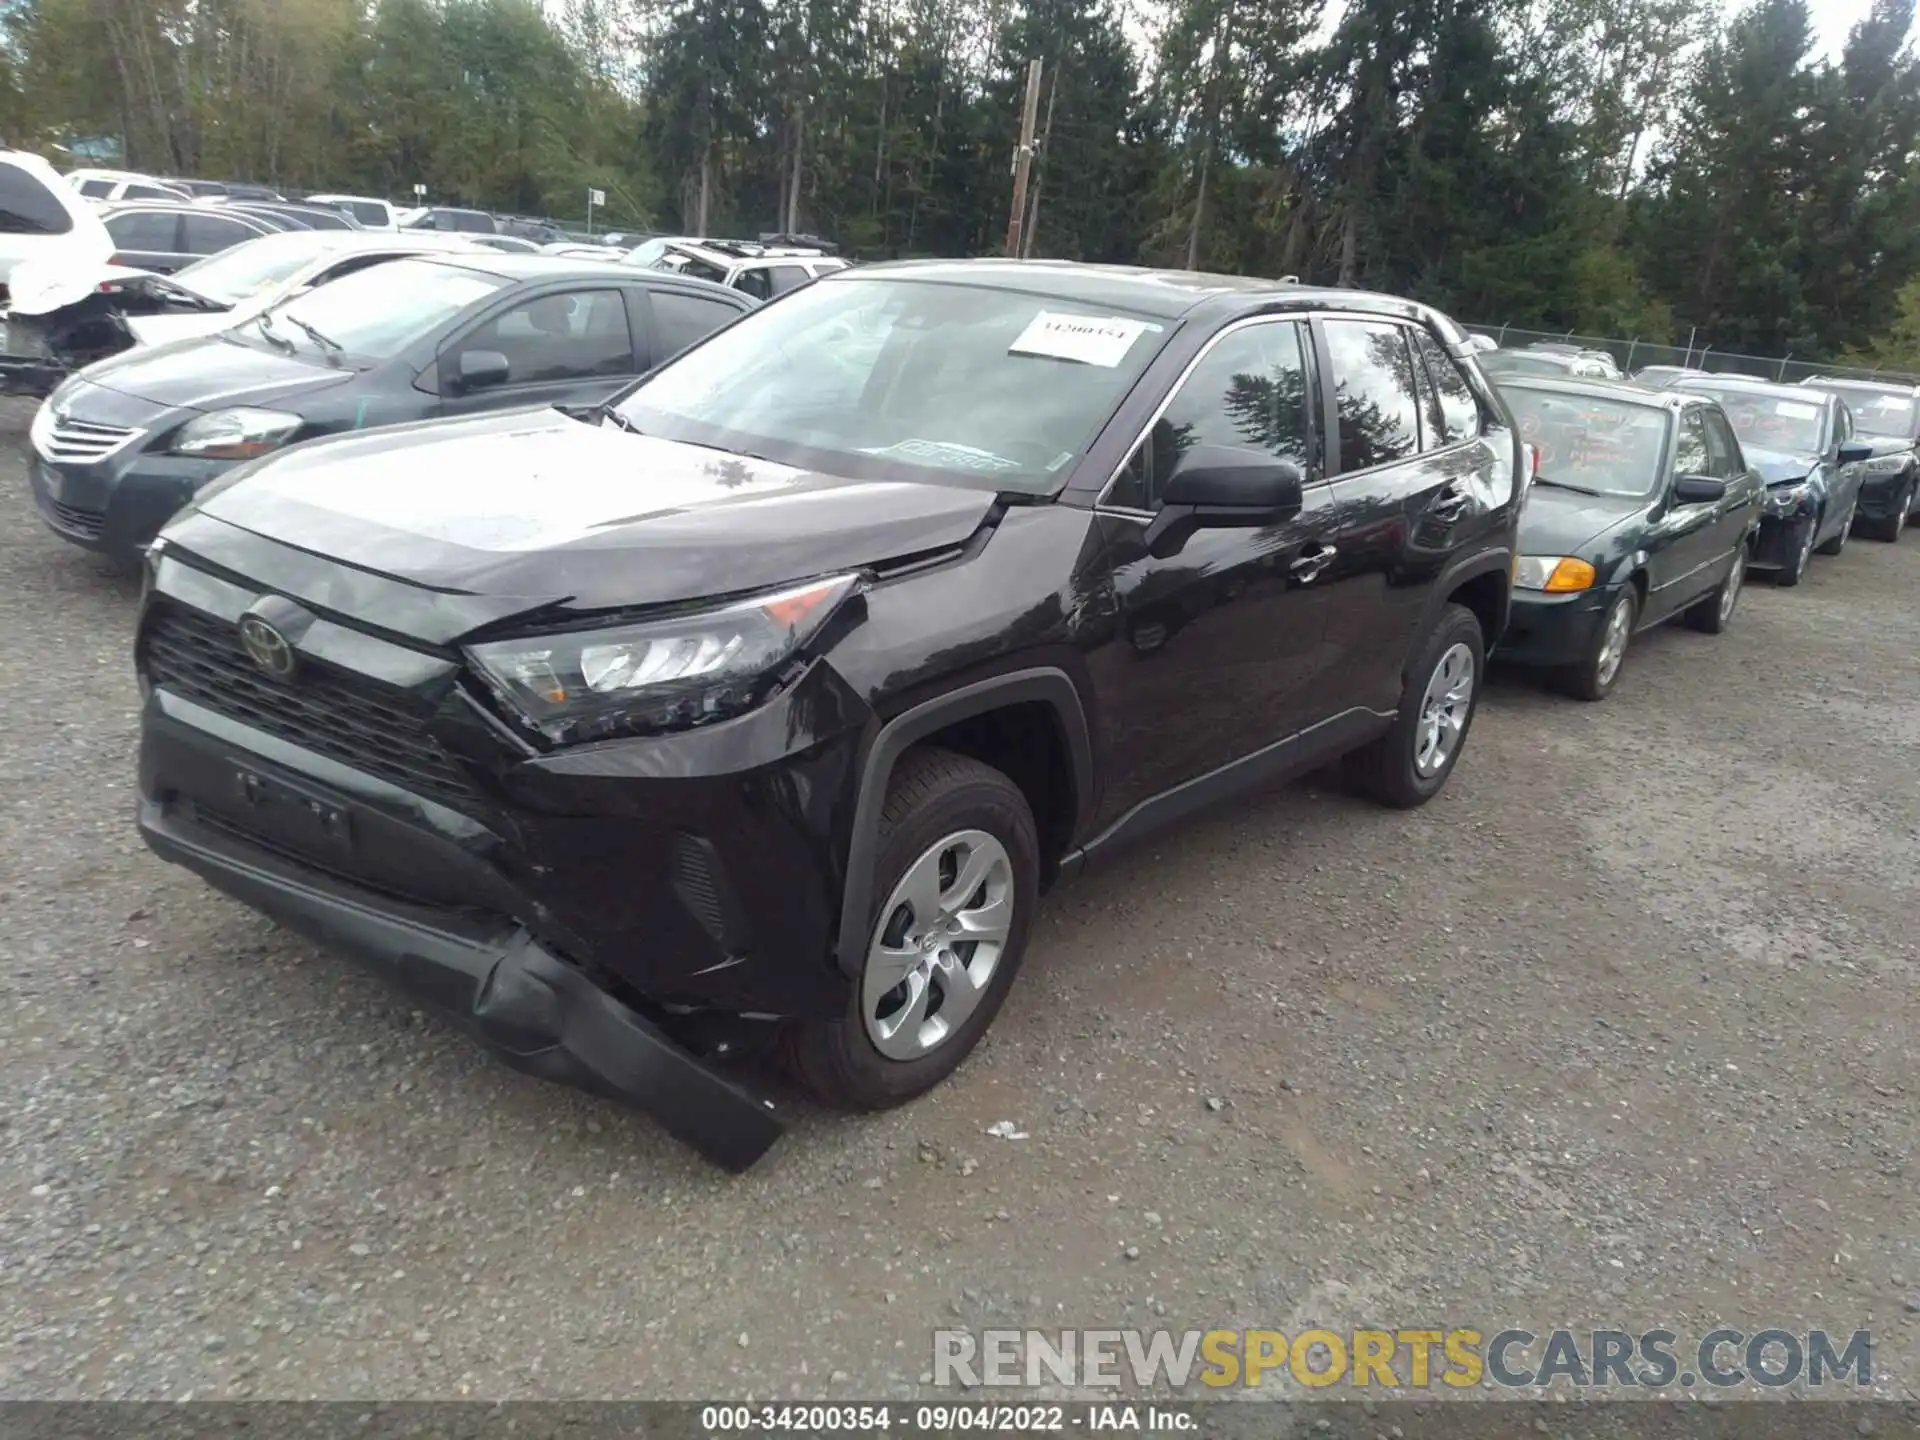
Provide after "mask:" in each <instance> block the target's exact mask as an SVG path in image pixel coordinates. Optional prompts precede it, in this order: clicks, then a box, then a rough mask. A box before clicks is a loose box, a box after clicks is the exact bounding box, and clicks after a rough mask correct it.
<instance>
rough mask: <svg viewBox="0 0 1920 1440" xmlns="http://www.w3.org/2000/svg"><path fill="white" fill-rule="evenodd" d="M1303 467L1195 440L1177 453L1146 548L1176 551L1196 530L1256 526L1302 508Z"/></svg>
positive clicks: (1160, 554)
mask: <svg viewBox="0 0 1920 1440" xmlns="http://www.w3.org/2000/svg"><path fill="white" fill-rule="evenodd" d="M1305 486H1306V472H1305V471H1303V470H1302V469H1301V468H1300V466H1299V465H1298V464H1296V463H1295V462H1294V461H1292V460H1280V459H1276V458H1275V457H1273V456H1271V455H1263V454H1261V453H1260V452H1259V451H1257V450H1234V449H1230V448H1228V447H1226V446H1221V445H1196V446H1194V447H1193V449H1191V450H1189V451H1187V453H1186V454H1184V455H1182V456H1181V457H1180V460H1179V462H1178V464H1176V465H1175V467H1174V471H1173V474H1172V476H1171V477H1169V478H1168V480H1167V488H1166V490H1165V492H1164V493H1163V494H1162V496H1161V505H1160V513H1159V514H1158V515H1156V516H1155V517H1154V521H1153V524H1151V525H1149V526H1148V527H1147V533H1146V536H1145V537H1144V538H1145V541H1146V546H1147V553H1148V554H1150V555H1152V556H1154V557H1155V558H1157V559H1163V560H1164V559H1165V558H1166V557H1167V556H1169V555H1177V554H1178V553H1179V552H1180V547H1181V546H1183V545H1185V544H1186V543H1187V537H1188V536H1189V535H1191V534H1193V532H1194V531H1196V530H1207V529H1219V528H1230V527H1246V528H1257V527H1259V526H1261V525H1271V524H1274V523H1275V522H1276V521H1280V520H1285V519H1287V518H1288V517H1289V516H1292V515H1297V514H1299V513H1300V507H1301V506H1302V505H1303V504H1304V503H1305V496H1304V493H1303V492H1304V489H1305Z"/></svg>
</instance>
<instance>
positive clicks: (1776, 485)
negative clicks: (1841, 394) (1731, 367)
mask: <svg viewBox="0 0 1920 1440" xmlns="http://www.w3.org/2000/svg"><path fill="white" fill-rule="evenodd" d="M1673 391H1674V392H1679V393H1685V394H1689V395H1709V396H1712V397H1713V398H1714V399H1715V400H1718V401H1719V402H1720V405H1721V408H1722V409H1724V410H1725V411H1726V412H1727V418H1728V419H1729V420H1730V421H1732V422H1733V429H1734V433H1735V434H1736V435H1738V436H1739V437H1740V446H1741V449H1742V450H1743V451H1745V453H1746V457H1747V462H1748V464H1750V465H1752V466H1753V468H1754V469H1755V470H1758V471H1759V472H1760V478H1761V479H1763V480H1765V481H1766V483H1767V499H1766V506H1765V518H1764V519H1763V521H1762V522H1761V526H1760V537H1759V539H1758V540H1757V541H1756V542H1755V548H1754V553H1753V565H1754V568H1755V569H1757V570H1771V571H1772V572H1773V580H1774V583H1775V584H1776V585H1798V584H1799V583H1800V577H1801V576H1803V575H1804V574H1806V572H1807V565H1808V562H1809V561H1811V560H1812V558H1813V552H1814V551H1815V550H1816V549H1817V550H1818V551H1819V552H1820V553H1821V554H1822V555H1838V554H1839V553H1840V551H1841V549H1842V548H1843V547H1844V546H1845V545H1846V543H1847V532H1848V530H1849V529H1850V528H1851V527H1852V525H1853V517H1854V513H1855V511H1856V509H1857V508H1858V507H1859V504H1860V482H1861V478H1862V477H1861V473H1860V471H1861V466H1860V462H1861V461H1863V460H1866V459H1868V458H1870V457H1871V456H1873V455H1875V454H1877V453H1878V449H1877V447H1876V446H1875V444H1873V443H1872V442H1869V441H1865V440H1856V439H1855V438H1854V435H1853V418H1852V416H1851V415H1849V414H1848V412H1847V407H1846V406H1845V405H1844V404H1842V403H1841V402H1840V399H1839V398H1838V397H1837V396H1834V395H1829V394H1825V393H1822V392H1820V391H1816V390H1809V389H1807V388H1806V387H1805V386H1801V385H1780V384H1775V383H1774V382H1773V381H1771V380H1750V379H1747V378H1746V377H1744V376H1734V375H1688V376H1684V377H1682V378H1681V379H1679V380H1676V381H1674V382H1673Z"/></svg>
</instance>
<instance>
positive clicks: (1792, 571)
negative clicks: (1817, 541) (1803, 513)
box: [1773, 515, 1820, 590]
mask: <svg viewBox="0 0 1920 1440" xmlns="http://www.w3.org/2000/svg"><path fill="white" fill-rule="evenodd" d="M1806 526H1807V528H1806V530H1805V532H1804V533H1802V534H1799V535H1798V536H1796V538H1795V539H1794V541H1793V544H1792V546H1790V547H1789V549H1790V551H1791V553H1790V554H1788V556H1787V559H1786V563H1785V564H1783V565H1782V566H1781V567H1780V568H1779V569H1778V570H1776V571H1774V572H1773V583H1774V584H1776V585H1778V586H1779V587H1780V588H1781V589H1783V590H1790V589H1792V588H1793V587H1794V586H1795V585H1798V584H1799V583H1800V582H1801V580H1803V579H1804V578H1805V577H1806V573H1807V562H1808V561H1809V560H1811V559H1812V558H1813V543H1812V542H1813V537H1814V536H1815V535H1817V534H1818V533H1819V532H1820V517H1819V516H1818V515H1816V516H1814V517H1813V518H1812V519H1811V520H1809V521H1807V522H1806Z"/></svg>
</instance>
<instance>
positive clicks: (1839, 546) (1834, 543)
mask: <svg viewBox="0 0 1920 1440" xmlns="http://www.w3.org/2000/svg"><path fill="white" fill-rule="evenodd" d="M1858 508H1859V502H1858V501H1856V502H1855V503H1854V504H1853V505H1850V506H1849V507H1848V508H1847V518H1846V519H1844V520H1842V521H1841V522H1840V528H1839V529H1838V530H1836V531H1834V532H1833V536H1832V538H1831V539H1829V540H1827V541H1825V542H1824V543H1822V544H1821V545H1820V547H1819V553H1820V554H1822V555H1838V554H1839V553H1840V552H1841V551H1842V550H1844V549H1846V548H1847V536H1849V535H1850V534H1852V533H1853V512H1854V511H1855V510H1857V509H1858Z"/></svg>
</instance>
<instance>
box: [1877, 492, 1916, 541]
mask: <svg viewBox="0 0 1920 1440" xmlns="http://www.w3.org/2000/svg"><path fill="white" fill-rule="evenodd" d="M1914 489H1915V486H1913V485H1909V486H1908V487H1907V488H1906V489H1904V490H1902V491H1901V492H1900V494H1899V495H1898V496H1897V497H1895V499H1894V502H1893V508H1892V509H1891V510H1889V511H1888V512H1887V513H1886V514H1885V515H1883V516H1882V517H1881V518H1880V519H1878V520H1875V521H1873V522H1872V528H1871V529H1869V530H1868V531H1867V534H1869V535H1871V536H1872V537H1873V538H1874V539H1875V540H1884V541H1886V542H1887V543H1888V544H1889V545H1892V544H1895V543H1897V542H1898V541H1899V539H1900V532H1901V531H1902V530H1904V529H1906V528H1907V511H1908V510H1910V509H1912V508H1913V492H1914Z"/></svg>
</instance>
